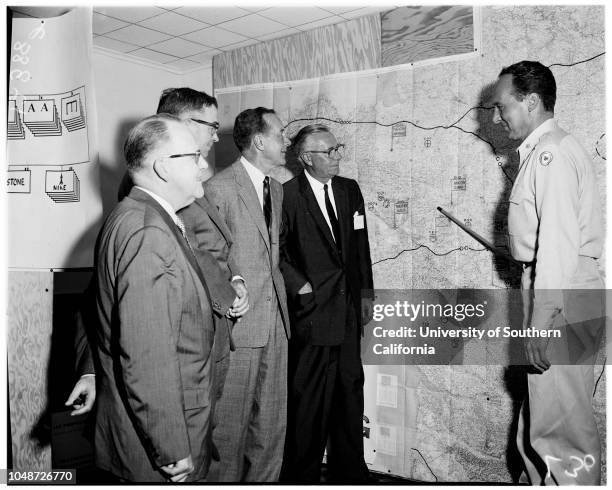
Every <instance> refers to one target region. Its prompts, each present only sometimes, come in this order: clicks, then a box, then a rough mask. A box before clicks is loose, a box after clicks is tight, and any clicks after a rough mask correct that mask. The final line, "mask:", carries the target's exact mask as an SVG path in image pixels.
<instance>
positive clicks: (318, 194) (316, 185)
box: [304, 170, 338, 240]
mask: <svg viewBox="0 0 612 490" xmlns="http://www.w3.org/2000/svg"><path fill="white" fill-rule="evenodd" d="M304 174H305V175H306V179H307V180H308V183H309V184H310V187H311V188H312V192H314V195H315V199H316V200H317V203H318V204H319V208H321V212H322V213H323V217H324V218H325V221H326V222H327V226H329V230H330V231H331V234H332V236H333V237H334V240H336V237H335V236H334V230H333V229H332V225H331V221H329V215H328V214H327V206H325V189H324V188H323V186H324V185H325V184H322V183H321V182H319V181H318V180H317V179H315V178H314V177H313V176H312V175H310V174H309V173H308V171H306V170H304ZM331 183H332V179H329V180H328V181H327V182H326V184H327V195H328V196H329V200H330V202H331V205H332V208H334V213H336V219H338V210H337V208H336V200H335V199H334V191H333V190H332V185H331Z"/></svg>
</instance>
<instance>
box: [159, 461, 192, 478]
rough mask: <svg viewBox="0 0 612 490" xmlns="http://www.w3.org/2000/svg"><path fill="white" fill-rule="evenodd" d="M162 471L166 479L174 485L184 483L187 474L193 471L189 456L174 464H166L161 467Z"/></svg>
mask: <svg viewBox="0 0 612 490" xmlns="http://www.w3.org/2000/svg"><path fill="white" fill-rule="evenodd" d="M161 469H162V471H163V472H164V473H166V474H167V475H168V479H169V480H170V481H172V482H174V483H179V482H184V481H185V480H186V479H187V477H188V476H189V473H191V472H192V471H193V461H192V460H191V455H189V456H187V457H186V458H185V459H181V460H180V461H177V462H176V463H171V464H167V465H166V466H162V467H161Z"/></svg>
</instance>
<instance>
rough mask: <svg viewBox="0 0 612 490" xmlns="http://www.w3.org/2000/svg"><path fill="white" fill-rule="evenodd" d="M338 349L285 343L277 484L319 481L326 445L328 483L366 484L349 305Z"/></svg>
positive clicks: (357, 358) (356, 335) (356, 337)
mask: <svg viewBox="0 0 612 490" xmlns="http://www.w3.org/2000/svg"><path fill="white" fill-rule="evenodd" d="M347 311H348V314H347V330H346V336H345V338H344V341H343V342H342V343H341V344H340V345H332V346H329V345H303V344H301V345H300V344H298V343H297V342H296V341H293V340H291V341H290V343H289V344H290V348H289V365H290V370H289V378H290V388H289V421H288V426H287V443H286V446H285V460H284V462H283V471H282V474H281V480H283V481H288V482H312V483H315V482H319V481H320V477H321V462H322V459H323V454H324V451H325V447H326V444H328V446H327V448H328V452H327V465H328V469H329V476H330V480H333V481H337V482H357V481H366V480H367V479H368V476H369V473H368V469H367V466H366V464H365V461H364V458H363V383H364V375H363V367H362V365H361V353H360V331H359V329H358V325H357V322H356V320H355V311H354V309H353V307H352V306H348V307H347Z"/></svg>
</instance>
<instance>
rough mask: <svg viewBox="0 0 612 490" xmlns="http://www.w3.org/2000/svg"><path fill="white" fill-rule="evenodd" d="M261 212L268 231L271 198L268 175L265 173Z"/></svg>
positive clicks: (270, 221) (270, 219)
mask: <svg viewBox="0 0 612 490" xmlns="http://www.w3.org/2000/svg"><path fill="white" fill-rule="evenodd" d="M263 212H264V217H265V218H266V226H267V227H268V233H270V224H271V223H272V200H271V199H270V177H268V176H267V175H266V177H265V178H264V181H263Z"/></svg>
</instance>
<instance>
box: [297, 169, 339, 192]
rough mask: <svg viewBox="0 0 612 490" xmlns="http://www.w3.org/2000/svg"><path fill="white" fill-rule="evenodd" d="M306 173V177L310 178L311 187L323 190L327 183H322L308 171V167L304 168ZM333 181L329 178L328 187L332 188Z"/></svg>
mask: <svg viewBox="0 0 612 490" xmlns="http://www.w3.org/2000/svg"><path fill="white" fill-rule="evenodd" d="M304 174H306V179H308V182H309V183H310V187H312V190H313V191H315V192H317V191H318V192H322V191H323V186H324V185H325V184H322V183H321V182H320V181H318V180H317V179H315V178H314V177H313V176H312V175H310V173H308V171H307V170H306V169H304ZM331 181H332V179H329V180H328V181H327V182H326V183H327V187H328V189H331Z"/></svg>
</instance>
